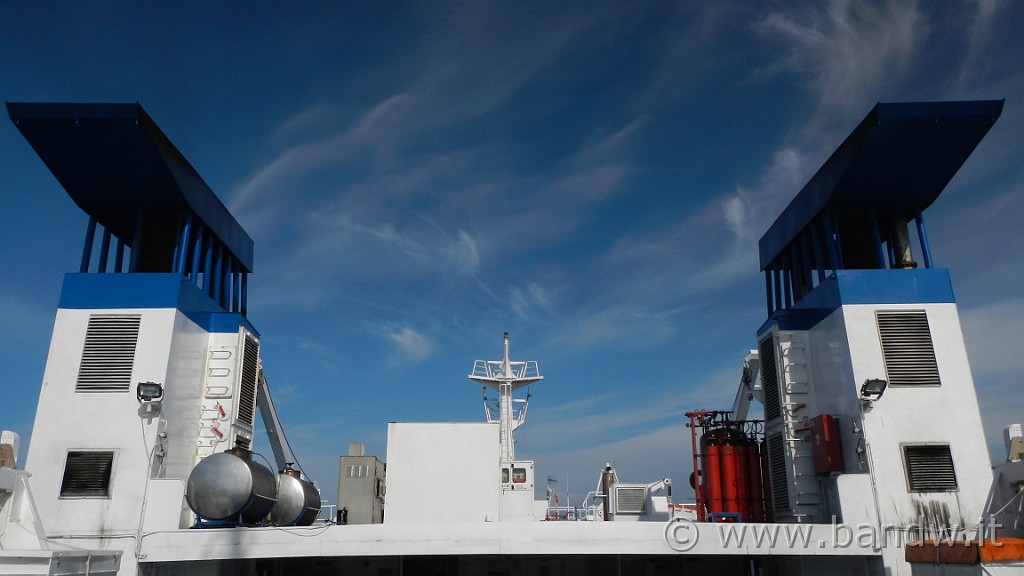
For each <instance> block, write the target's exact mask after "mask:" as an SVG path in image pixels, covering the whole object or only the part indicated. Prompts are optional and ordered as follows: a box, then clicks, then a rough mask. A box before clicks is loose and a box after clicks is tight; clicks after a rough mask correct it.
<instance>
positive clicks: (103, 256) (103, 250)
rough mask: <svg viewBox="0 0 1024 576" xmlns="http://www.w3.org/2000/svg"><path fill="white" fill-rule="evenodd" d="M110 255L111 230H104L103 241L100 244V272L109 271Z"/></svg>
mask: <svg viewBox="0 0 1024 576" xmlns="http://www.w3.org/2000/svg"><path fill="white" fill-rule="evenodd" d="M109 253H110V230H107V229H106V228H104V229H103V241H102V242H100V264H99V269H98V271H99V272H106V271H107V256H108V255H109Z"/></svg>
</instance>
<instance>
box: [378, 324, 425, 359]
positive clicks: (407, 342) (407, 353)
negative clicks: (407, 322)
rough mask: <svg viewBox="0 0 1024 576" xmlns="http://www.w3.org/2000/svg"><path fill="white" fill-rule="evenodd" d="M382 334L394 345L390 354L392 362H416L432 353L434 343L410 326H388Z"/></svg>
mask: <svg viewBox="0 0 1024 576" xmlns="http://www.w3.org/2000/svg"><path fill="white" fill-rule="evenodd" d="M384 336H385V337H386V338H387V340H388V341H389V342H390V343H391V344H392V345H393V346H394V347H395V352H394V353H393V354H392V355H391V361H392V362H393V363H403V364H404V363H413V364H415V363H417V362H422V361H423V360H426V359H427V358H429V357H430V356H431V355H432V354H433V353H434V343H433V341H431V340H430V338H428V337H426V336H425V335H423V334H422V333H420V332H419V331H417V330H416V329H414V328H412V327H410V326H402V327H399V328H390V329H388V330H387V331H386V332H385V333H384Z"/></svg>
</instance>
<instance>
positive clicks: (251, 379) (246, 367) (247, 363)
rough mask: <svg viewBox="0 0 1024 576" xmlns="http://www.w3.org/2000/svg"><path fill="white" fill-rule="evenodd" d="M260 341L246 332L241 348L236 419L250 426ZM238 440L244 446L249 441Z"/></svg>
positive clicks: (253, 410) (253, 408)
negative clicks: (240, 371) (240, 375)
mask: <svg viewBox="0 0 1024 576" xmlns="http://www.w3.org/2000/svg"><path fill="white" fill-rule="evenodd" d="M259 366H260V342H259V340H257V339H256V337H255V336H253V335H252V334H249V333H246V335H245V344H244V345H243V350H242V377H241V381H240V382H239V392H238V420H239V421H241V422H245V423H246V424H248V425H249V426H250V427H251V426H253V422H255V420H256V381H257V379H258V378H259ZM238 442H239V443H241V445H242V446H244V447H245V448H248V447H249V444H250V441H249V440H248V439H245V438H243V437H239V438H238Z"/></svg>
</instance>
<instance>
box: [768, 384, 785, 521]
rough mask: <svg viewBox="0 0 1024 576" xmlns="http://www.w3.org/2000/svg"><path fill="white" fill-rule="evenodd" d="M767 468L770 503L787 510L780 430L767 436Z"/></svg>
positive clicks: (783, 455)
mask: <svg viewBox="0 0 1024 576" xmlns="http://www.w3.org/2000/svg"><path fill="white" fill-rule="evenodd" d="M762 365H763V364H762ZM768 470H769V471H770V473H771V485H772V486H771V487H772V503H773V505H774V507H775V509H776V510H782V511H786V512H788V511H789V481H788V480H787V479H786V442H785V439H784V438H783V435H782V433H781V432H780V433H777V434H772V435H771V436H769V437H768Z"/></svg>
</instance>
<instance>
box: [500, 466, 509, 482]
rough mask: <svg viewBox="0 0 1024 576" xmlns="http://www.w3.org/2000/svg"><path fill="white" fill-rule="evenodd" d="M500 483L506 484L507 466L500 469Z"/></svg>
mask: <svg viewBox="0 0 1024 576" xmlns="http://www.w3.org/2000/svg"><path fill="white" fill-rule="evenodd" d="M501 483H502V484H508V468H502V469H501Z"/></svg>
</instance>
